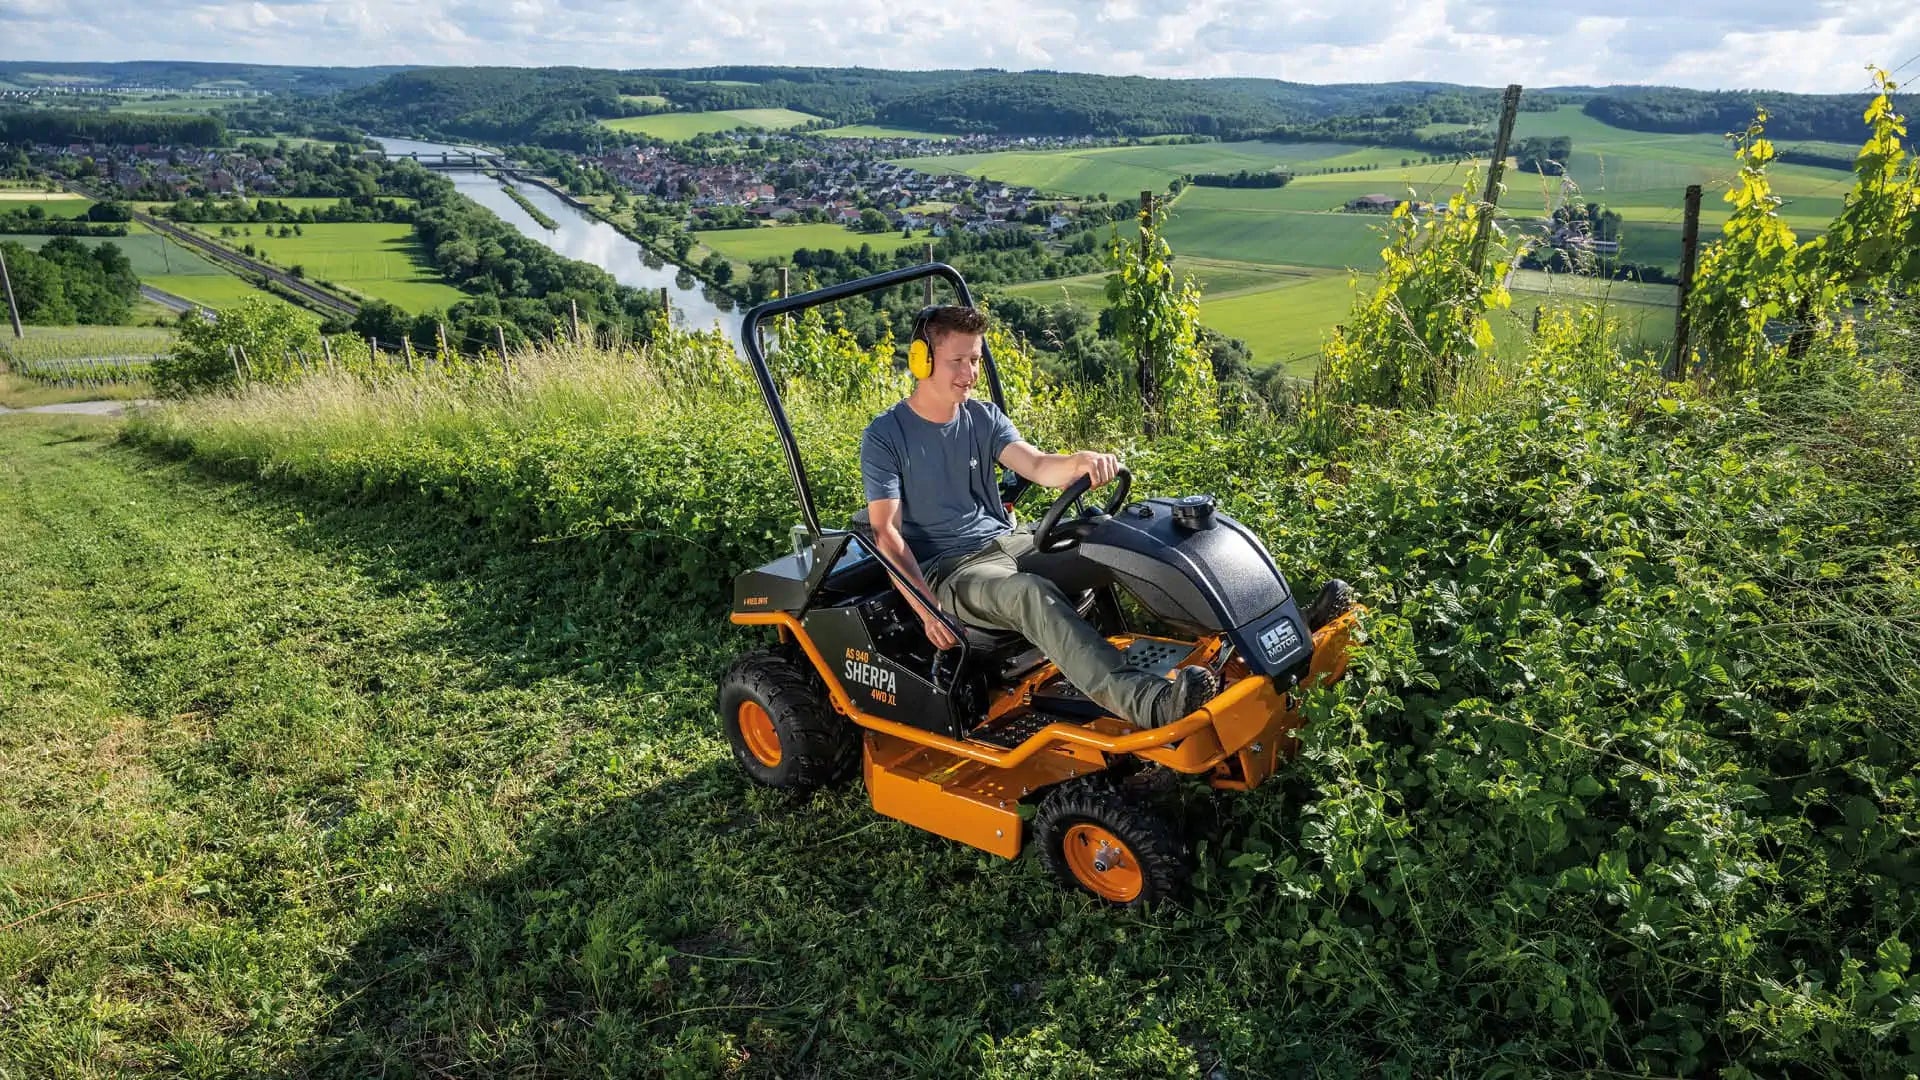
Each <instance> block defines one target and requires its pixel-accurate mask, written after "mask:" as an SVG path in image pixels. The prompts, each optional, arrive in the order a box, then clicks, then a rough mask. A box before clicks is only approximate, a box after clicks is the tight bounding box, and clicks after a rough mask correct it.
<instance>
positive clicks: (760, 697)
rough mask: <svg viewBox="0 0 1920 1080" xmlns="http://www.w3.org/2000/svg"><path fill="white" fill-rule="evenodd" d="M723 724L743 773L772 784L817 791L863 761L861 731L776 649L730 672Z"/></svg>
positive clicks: (724, 683)
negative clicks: (823, 698)
mask: <svg viewBox="0 0 1920 1080" xmlns="http://www.w3.org/2000/svg"><path fill="white" fill-rule="evenodd" d="M720 726H721V729H722V730H723V731H725V732H726V735H727V743H728V745H730V746H731V747H732V748H733V759H734V760H735V761H737V762H739V764H740V768H741V769H742V770H743V771H745V772H746V774H747V775H748V776H750V777H752V778H753V779H754V780H755V781H756V782H758V783H761V784H765V785H766V786H768V787H776V788H787V789H790V790H795V791H811V790H813V789H815V788H819V787H824V786H826V785H828V784H834V783H838V782H840V781H842V780H845V779H847V778H848V777H850V776H852V775H853V770H854V768H855V766H857V765H858V764H859V762H860V733H859V732H858V731H857V730H856V729H855V728H854V726H853V725H852V724H850V723H848V722H847V721H846V720H845V719H843V718H841V717H840V716H838V715H836V714H835V713H834V712H833V710H832V709H830V708H829V707H828V706H827V703H826V702H825V701H824V700H822V698H821V689H820V684H819V681H818V680H817V679H816V678H814V676H813V673H812V672H811V671H808V670H806V669H804V668H802V667H800V666H799V665H798V664H796V663H794V662H793V661H792V660H790V659H788V658H787V657H786V656H784V655H781V654H780V653H778V652H773V651H770V650H759V651H755V652H750V653H747V654H746V655H744V656H742V657H740V659H738V660H735V661H734V662H733V666H732V667H730V668H728V669H727V673H726V675H725V676H723V677H722V678H721V680H720Z"/></svg>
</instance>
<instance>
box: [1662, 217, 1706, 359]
mask: <svg viewBox="0 0 1920 1080" xmlns="http://www.w3.org/2000/svg"><path fill="white" fill-rule="evenodd" d="M1699 255H1700V185H1699V184H1688V185H1687V213H1686V217H1685V218H1683V219H1682V220H1681V225H1680V296H1679V298H1678V299H1679V306H1678V307H1676V308H1674V310H1673V354H1672V355H1671V356H1670V357H1668V359H1667V378H1669V379H1678V378H1680V377H1681V375H1683V374H1684V373H1685V372H1686V367H1687V363H1688V358H1689V357H1690V356H1692V354H1693V349H1692V342H1690V341H1688V340H1687V339H1688V338H1689V337H1690V336H1691V335H1692V334H1693V323H1692V320H1691V318H1690V317H1689V315H1688V312H1687V306H1688V304H1689V303H1691V302H1692V300H1693V271H1694V265H1695V263H1696V262H1697V260H1698V259H1699Z"/></svg>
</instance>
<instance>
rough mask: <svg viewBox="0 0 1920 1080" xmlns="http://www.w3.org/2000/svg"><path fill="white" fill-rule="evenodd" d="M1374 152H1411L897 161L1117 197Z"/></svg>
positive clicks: (1100, 150) (1275, 149)
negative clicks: (1197, 176)
mask: <svg viewBox="0 0 1920 1080" xmlns="http://www.w3.org/2000/svg"><path fill="white" fill-rule="evenodd" d="M1382 153H1388V154H1391V156H1392V159H1393V160H1394V161H1395V162H1398V161H1399V160H1400V158H1401V157H1403V156H1405V154H1406V153H1411V152H1402V151H1375V150H1361V149H1358V148H1355V147H1352V146H1346V145H1342V144H1337V143H1271V142H1233V143H1178V144H1152V145H1146V146H1103V147H1091V148H1087V149H1079V150H1040V151H1016V150H1008V151H1001V152H998V153H991V154H948V155H939V156H934V157H918V158H903V159H901V162H900V163H901V164H904V165H908V166H911V167H913V168H915V169H920V170H922V171H923V172H930V173H961V174H965V175H969V176H983V177H986V178H988V179H991V180H999V181H1002V182H1005V183H1009V184H1021V185H1025V186H1027V187H1031V188H1038V189H1039V190H1041V191H1044V192H1050V193H1055V194H1062V195H1096V194H1099V193H1102V192H1104V193H1106V195H1107V196H1108V197H1109V198H1113V199H1120V198H1125V197H1127V196H1129V195H1134V194H1137V193H1139V192H1141V191H1145V190H1149V189H1151V190H1154V191H1164V190H1165V189H1166V186H1167V183H1168V182H1169V181H1171V180H1173V179H1174V178H1176V177H1179V176H1182V175H1185V174H1189V173H1203V172H1224V173H1230V172H1240V171H1242V170H1250V171H1254V172H1262V171H1265V170H1268V169H1274V168H1278V167H1280V166H1282V165H1287V166H1292V167H1294V168H1296V169H1298V168H1303V167H1307V166H1308V165H1309V164H1310V163H1314V162H1320V161H1325V160H1331V159H1334V158H1339V157H1344V156H1352V155H1356V154H1358V155H1362V156H1366V155H1377V154H1382ZM1416 156H1418V155H1416ZM1356 163H1357V162H1356Z"/></svg>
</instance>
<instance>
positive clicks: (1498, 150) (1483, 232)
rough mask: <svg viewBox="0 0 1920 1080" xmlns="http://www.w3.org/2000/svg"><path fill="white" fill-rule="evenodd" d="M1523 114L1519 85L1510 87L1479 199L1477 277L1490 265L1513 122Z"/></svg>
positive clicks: (1475, 248) (1502, 102)
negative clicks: (1489, 245) (1490, 245)
mask: <svg viewBox="0 0 1920 1080" xmlns="http://www.w3.org/2000/svg"><path fill="white" fill-rule="evenodd" d="M1519 114H1520V84H1519V83H1510V84H1508V86H1507V92H1506V93H1505V94H1502V95H1501V96H1500V132H1499V134H1497V135H1496V136H1494V140H1493V161H1492V163H1491V164H1489V165H1488V166H1487V190H1486V194H1484V195H1482V196H1481V197H1480V228H1479V231H1477V232H1475V233H1474V236H1473V257H1472V260H1471V262H1470V265H1471V266H1472V267H1473V272H1474V273H1475V274H1476V275H1477V274H1479V273H1480V268H1481V267H1482V266H1485V265H1486V262H1487V238H1488V237H1489V236H1490V235H1491V234H1492V232H1493V212H1494V210H1495V209H1496V208H1497V207H1498V206H1499V205H1500V180H1501V178H1502V177H1503V176H1504V175H1505V174H1506V171H1507V144H1508V143H1510V142H1512V141H1513V121H1514V119H1515V117H1517V116H1519Z"/></svg>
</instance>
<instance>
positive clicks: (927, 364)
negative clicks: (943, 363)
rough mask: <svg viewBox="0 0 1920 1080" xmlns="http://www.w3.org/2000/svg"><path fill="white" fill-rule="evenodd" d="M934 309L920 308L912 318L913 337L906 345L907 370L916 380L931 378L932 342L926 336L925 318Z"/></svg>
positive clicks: (934, 309)
mask: <svg viewBox="0 0 1920 1080" xmlns="http://www.w3.org/2000/svg"><path fill="white" fill-rule="evenodd" d="M936 310H937V309H936V308H930V307H927V308H921V309H920V313H919V314H918V315H915V316H914V317H913V337H912V338H911V339H910V340H909V341H908V343H907V370H908V371H911V372H913V377H914V378H916V379H931V378H933V342H932V341H931V340H929V339H928V336H927V316H929V315H931V314H933V313H934V311H936Z"/></svg>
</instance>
